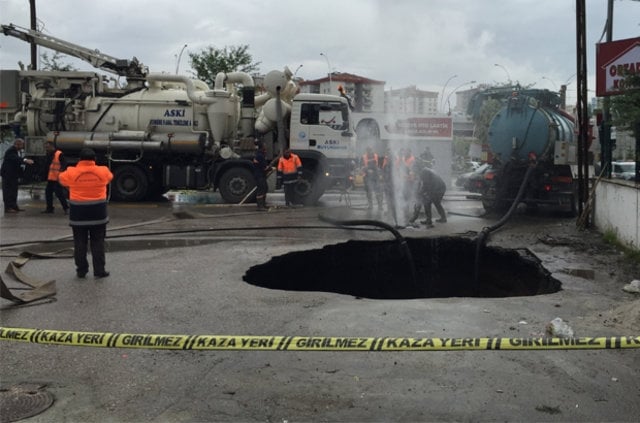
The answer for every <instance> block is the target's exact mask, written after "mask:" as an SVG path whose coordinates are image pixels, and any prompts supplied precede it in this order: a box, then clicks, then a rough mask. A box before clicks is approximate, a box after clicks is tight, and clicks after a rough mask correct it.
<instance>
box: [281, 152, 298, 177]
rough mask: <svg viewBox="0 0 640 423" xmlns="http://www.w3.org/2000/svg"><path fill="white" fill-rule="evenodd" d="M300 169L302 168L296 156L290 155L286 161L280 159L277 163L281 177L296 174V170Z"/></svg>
mask: <svg viewBox="0 0 640 423" xmlns="http://www.w3.org/2000/svg"><path fill="white" fill-rule="evenodd" d="M300 167H302V162H301V161H300V157H298V155H297V154H293V153H291V156H290V157H289V158H288V159H286V158H284V157H280V160H279V161H278V171H279V172H282V174H283V175H290V174H292V173H298V168H300Z"/></svg>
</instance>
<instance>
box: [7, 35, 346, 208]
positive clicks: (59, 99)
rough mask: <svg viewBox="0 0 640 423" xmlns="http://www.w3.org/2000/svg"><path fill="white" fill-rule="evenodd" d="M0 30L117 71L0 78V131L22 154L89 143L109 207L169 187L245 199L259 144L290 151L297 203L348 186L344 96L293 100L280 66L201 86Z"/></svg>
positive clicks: (293, 89)
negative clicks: (20, 141)
mask: <svg viewBox="0 0 640 423" xmlns="http://www.w3.org/2000/svg"><path fill="white" fill-rule="evenodd" d="M2 31H3V32H4V34H5V35H8V36H14V37H17V38H19V39H22V40H23V41H26V42H35V43H36V44H38V45H41V46H44V47H47V48H50V49H53V50H56V51H58V52H61V53H64V54H68V55H71V56H74V57H77V58H80V59H83V60H85V61H86V62H88V63H90V64H91V65H92V66H94V67H95V68H98V69H101V70H103V71H107V72H110V73H113V74H115V77H112V78H108V77H106V76H105V75H103V74H100V73H98V72H86V71H68V72H67V71H33V70H2V71H0V82H1V84H2V90H1V93H2V99H1V101H0V104H2V105H3V108H2V109H0V123H1V124H2V126H3V127H4V128H7V127H10V128H12V129H13V130H14V132H15V133H16V136H21V137H22V138H24V139H25V141H26V144H27V146H26V151H27V153H28V154H29V155H31V156H38V155H42V156H43V155H44V143H45V142H46V141H52V142H53V143H54V144H55V146H56V148H58V149H60V150H62V152H63V154H64V155H65V157H66V158H67V160H68V161H70V162H71V163H73V161H74V160H77V156H78V153H79V151H80V150H81V149H82V148H83V147H90V148H93V149H94V150H95V151H96V153H97V156H98V161H99V162H101V163H102V164H106V165H108V166H109V167H110V168H111V170H112V172H113V174H114V179H113V182H112V184H111V190H110V192H111V198H112V199H114V200H122V201H140V200H143V199H148V198H153V197H156V196H158V195H161V194H162V193H164V192H166V191H168V190H169V189H196V190H205V189H209V190H218V191H219V192H220V194H221V196H222V198H223V199H224V200H225V201H226V202H228V203H239V202H242V201H244V200H247V199H251V192H252V191H253V188H254V187H255V181H254V177H253V173H252V162H251V159H252V157H253V155H254V153H255V149H256V142H257V141H263V142H264V143H265V145H266V146H267V151H268V155H269V156H270V158H271V159H273V158H277V157H278V154H280V153H281V152H282V151H283V150H284V149H285V148H287V147H288V148H291V149H292V151H294V152H295V153H296V154H298V155H299V156H300V158H301V160H302V165H303V175H302V179H301V180H300V181H299V183H298V184H297V185H296V197H297V198H296V201H297V202H299V203H304V204H312V203H315V202H316V201H317V200H318V199H319V198H320V196H321V195H322V194H323V192H324V191H325V190H326V189H328V188H330V187H332V186H334V185H344V186H347V185H348V183H349V180H350V177H351V169H352V166H353V161H354V154H355V145H354V144H355V138H354V136H353V134H352V131H351V130H350V110H349V106H348V103H347V100H346V99H345V98H343V97H340V96H332V95H323V94H297V93H298V91H299V90H298V87H297V86H296V84H295V82H294V81H293V80H292V73H291V71H290V70H289V69H288V68H285V69H284V70H283V71H279V70H275V71H271V72H269V73H268V74H267V75H266V76H265V77H264V79H263V82H262V83H261V84H259V86H256V83H255V80H254V77H252V76H251V75H249V74H246V73H243V72H230V73H219V74H217V75H216V78H215V85H214V87H213V88H210V87H209V86H208V85H207V84H206V83H205V82H203V81H200V80H196V79H192V78H188V77H186V76H181V75H169V74H162V73H149V71H148V69H147V68H146V67H145V66H143V65H142V63H140V62H139V61H138V60H137V59H136V58H135V57H134V58H133V59H132V60H123V59H117V58H115V57H112V56H108V55H106V54H104V53H100V52H99V51H97V50H90V49H87V48H85V47H82V46H79V45H75V44H72V43H69V42H66V41H63V40H60V39H57V38H54V37H51V36H49V35H45V34H42V33H40V32H38V31H33V30H30V29H26V28H21V27H18V26H15V25H2ZM122 79H125V80H126V83H122V82H121V80H122Z"/></svg>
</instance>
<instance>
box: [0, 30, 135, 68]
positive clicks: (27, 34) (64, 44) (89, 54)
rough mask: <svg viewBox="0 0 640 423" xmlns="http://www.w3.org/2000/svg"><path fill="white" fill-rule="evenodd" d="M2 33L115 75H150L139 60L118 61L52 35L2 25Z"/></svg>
mask: <svg viewBox="0 0 640 423" xmlns="http://www.w3.org/2000/svg"><path fill="white" fill-rule="evenodd" d="M2 32H3V33H4V35H6V36H11V37H15V38H18V39H20V40H22V41H25V42H27V43H34V44H37V45H39V46H42V47H46V48H49V49H51V50H55V51H58V52H60V53H63V54H68V55H69V56H73V57H76V58H78V59H81V60H84V61H85V62H87V63H89V64H90V65H92V66H94V67H96V68H98V69H102V70H105V71H107V72H111V73H115V74H116V75H119V76H125V77H127V78H144V77H145V75H146V74H147V73H148V70H147V69H146V67H145V66H144V65H143V64H142V63H140V62H139V61H138V59H137V58H135V57H134V58H133V59H131V60H127V59H118V58H116V57H113V56H109V55H108V54H104V53H101V52H100V51H98V50H91V49H88V48H86V47H82V46H79V45H77V44H73V43H70V42H68V41H64V40H61V39H59V38H56V37H52V36H51V35H46V34H43V33H42V32H40V31H35V30H32V29H28V28H23V27H20V26H17V25H14V24H9V25H2Z"/></svg>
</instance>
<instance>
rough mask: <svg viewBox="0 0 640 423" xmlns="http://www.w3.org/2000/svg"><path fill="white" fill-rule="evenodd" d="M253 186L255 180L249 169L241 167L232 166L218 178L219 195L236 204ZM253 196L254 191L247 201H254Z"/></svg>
mask: <svg viewBox="0 0 640 423" xmlns="http://www.w3.org/2000/svg"><path fill="white" fill-rule="evenodd" d="M255 186H256V182H255V180H254V178H253V173H251V171H250V170H248V169H245V168H243V167H233V168H231V169H229V170H227V171H226V172H224V174H223V175H222V177H221V178H220V186H219V189H220V195H222V198H223V199H224V201H225V202H227V203H231V204H238V203H239V202H240V201H242V200H243V199H244V197H246V196H247V194H249V192H251V190H252V189H253V188H255ZM255 198H256V196H255V192H254V193H253V194H252V195H251V197H249V198H248V199H247V201H248V202H254V201H255Z"/></svg>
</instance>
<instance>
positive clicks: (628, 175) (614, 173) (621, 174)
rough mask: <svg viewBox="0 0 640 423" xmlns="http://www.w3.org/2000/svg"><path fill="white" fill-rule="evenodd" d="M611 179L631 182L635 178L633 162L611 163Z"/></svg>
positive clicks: (634, 164)
mask: <svg viewBox="0 0 640 423" xmlns="http://www.w3.org/2000/svg"><path fill="white" fill-rule="evenodd" d="M611 177H612V178H616V179H626V180H627V181H632V180H634V179H635V177H636V163H635V162H611Z"/></svg>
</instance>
